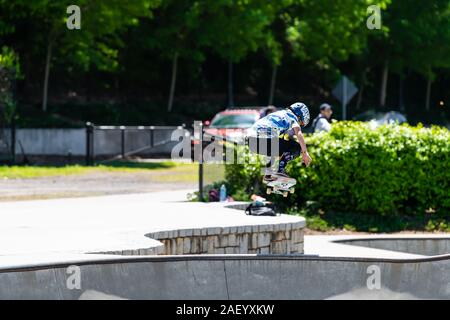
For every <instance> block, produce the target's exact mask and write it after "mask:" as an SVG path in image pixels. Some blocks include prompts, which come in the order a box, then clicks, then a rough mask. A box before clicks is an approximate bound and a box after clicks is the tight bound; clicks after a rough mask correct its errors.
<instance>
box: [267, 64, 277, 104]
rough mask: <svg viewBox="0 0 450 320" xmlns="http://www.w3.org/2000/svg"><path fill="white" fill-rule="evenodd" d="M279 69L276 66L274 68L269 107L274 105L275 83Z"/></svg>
mask: <svg viewBox="0 0 450 320" xmlns="http://www.w3.org/2000/svg"><path fill="white" fill-rule="evenodd" d="M277 69H278V66H277V65H276V64H274V65H273V67H272V78H271V79H270V93H269V103H268V105H269V106H271V105H273V96H274V94H275V83H276V81H277Z"/></svg>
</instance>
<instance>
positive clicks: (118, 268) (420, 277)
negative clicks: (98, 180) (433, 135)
mask: <svg viewBox="0 0 450 320" xmlns="http://www.w3.org/2000/svg"><path fill="white" fill-rule="evenodd" d="M70 265H72V266H73V265H76V266H78V267H79V275H80V278H79V285H80V289H76V288H73V286H72V288H73V289H68V283H73V282H71V278H70V277H71V276H73V274H72V273H69V274H68V273H67V272H68V267H69V266H70ZM374 269H376V270H378V271H377V272H378V274H379V279H380V288H375V289H374V288H371V290H369V289H368V286H367V283H368V281H369V280H368V279H369V277H370V276H371V272H369V270H374ZM72 270H73V268H72ZM72 280H73V279H72ZM121 298H123V299H182V300H186V299H187V300H190V299H208V300H211V299H340V298H357V299H398V298H400V299H431V298H433V299H450V255H442V256H435V257H425V258H418V259H409V260H397V259H365V258H328V257H315V256H304V255H294V256H292V255H290V256H289V255H283V256H274V255H270V256H269V255H267V256H258V255H197V256H164V257H162V256H153V257H133V258H131V257H130V258H120V259H112V260H106V261H105V260H98V261H96V260H91V261H89V262H86V261H84V262H79V263H77V262H76V261H72V262H71V263H70V264H69V263H65V264H53V265H36V266H25V267H20V268H9V269H2V270H0V299H121Z"/></svg>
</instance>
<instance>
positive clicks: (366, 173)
mask: <svg viewBox="0 0 450 320" xmlns="http://www.w3.org/2000/svg"><path fill="white" fill-rule="evenodd" d="M307 144H308V151H309V153H310V155H311V157H312V159H313V162H312V164H311V166H310V167H308V168H305V167H304V166H303V165H302V162H301V159H300V158H298V159H296V160H294V161H292V163H291V164H289V165H288V167H287V172H288V174H289V175H290V176H292V177H294V178H296V179H297V181H298V182H297V185H296V193H295V194H294V195H292V196H291V197H292V198H291V199H290V200H289V202H291V201H292V202H293V203H292V204H294V205H298V206H303V205H304V204H305V203H306V201H307V200H312V201H316V202H318V203H319V204H320V206H321V207H322V208H324V209H332V210H339V211H350V212H365V213H380V214H396V213H413V212H422V213H423V212H424V211H427V212H431V213H434V214H448V212H449V211H450V192H449V181H450V131H449V130H447V129H445V128H440V127H432V128H424V127H422V126H421V125H419V126H417V127H411V126H408V125H401V126H398V125H388V126H381V127H378V128H377V129H371V128H370V127H369V125H368V124H367V123H360V122H339V123H336V124H334V125H333V128H332V130H331V132H329V133H320V134H315V135H312V136H309V137H307ZM255 171H256V170H255V165H228V166H227V172H226V178H227V180H228V182H230V183H233V184H235V185H240V186H243V185H244V186H247V185H248V186H251V185H255V183H256V182H255V181H260V180H261V175H260V174H259V171H257V172H255ZM277 199H280V198H279V197H278V198H277ZM282 201H283V202H284V203H286V201H285V200H284V199H283V200H282Z"/></svg>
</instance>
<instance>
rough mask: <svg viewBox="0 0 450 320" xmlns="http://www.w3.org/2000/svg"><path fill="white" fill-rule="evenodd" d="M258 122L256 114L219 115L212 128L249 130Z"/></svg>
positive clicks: (212, 123)
mask: <svg viewBox="0 0 450 320" xmlns="http://www.w3.org/2000/svg"><path fill="white" fill-rule="evenodd" d="M256 120H258V115H257V114H255V113H242V114H218V115H217V116H215V117H214V119H213V120H212V122H211V125H210V127H211V128H249V127H251V126H252V124H254V123H255V122H256Z"/></svg>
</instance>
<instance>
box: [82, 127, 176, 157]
mask: <svg viewBox="0 0 450 320" xmlns="http://www.w3.org/2000/svg"><path fill="white" fill-rule="evenodd" d="M175 130H185V125H182V126H97V125H94V124H92V123H87V124H86V164H87V165H93V164H94V163H97V162H100V163H101V162H107V161H112V160H115V159H124V158H127V157H144V158H145V157H152V156H153V157H154V156H164V157H167V156H170V154H171V150H172V148H173V146H174V145H175V144H176V143H177V141H172V139H171V137H172V133H173V132H174V131H175Z"/></svg>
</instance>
